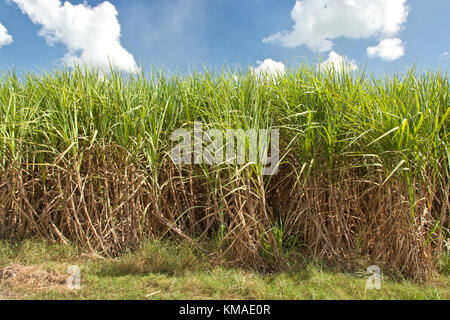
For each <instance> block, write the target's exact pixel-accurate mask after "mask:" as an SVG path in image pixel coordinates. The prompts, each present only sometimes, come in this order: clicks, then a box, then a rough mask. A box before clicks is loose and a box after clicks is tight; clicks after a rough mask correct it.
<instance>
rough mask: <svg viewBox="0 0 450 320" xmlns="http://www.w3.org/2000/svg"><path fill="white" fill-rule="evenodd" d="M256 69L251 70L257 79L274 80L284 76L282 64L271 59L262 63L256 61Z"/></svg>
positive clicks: (284, 67) (284, 70)
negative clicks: (266, 78)
mask: <svg viewBox="0 0 450 320" xmlns="http://www.w3.org/2000/svg"><path fill="white" fill-rule="evenodd" d="M256 63H257V65H258V66H257V67H256V68H252V70H253V73H254V74H255V75H256V76H258V77H268V78H274V77H277V76H281V75H284V74H285V73H286V66H285V65H284V64H283V63H282V62H277V61H274V60H272V59H265V60H264V61H259V60H258V61H257V62H256Z"/></svg>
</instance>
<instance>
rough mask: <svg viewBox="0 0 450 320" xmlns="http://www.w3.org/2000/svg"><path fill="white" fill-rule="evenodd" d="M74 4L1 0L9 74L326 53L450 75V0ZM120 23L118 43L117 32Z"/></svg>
mask: <svg viewBox="0 0 450 320" xmlns="http://www.w3.org/2000/svg"><path fill="white" fill-rule="evenodd" d="M68 2H69V3H70V4H72V5H80V6H83V3H84V7H83V8H79V9H80V10H72V9H74V8H75V7H73V6H64V7H63V6H62V2H60V1H59V0H0V24H1V25H3V26H4V29H5V30H7V31H5V32H3V33H4V35H5V34H7V35H8V36H9V38H5V37H4V40H3V45H2V40H1V39H2V35H1V34H2V31H1V28H0V70H3V71H4V70H11V69H12V68H15V69H16V70H18V71H23V70H35V71H38V70H42V69H47V70H49V69H52V68H55V67H60V66H61V65H62V64H63V63H66V64H71V63H74V62H77V61H83V60H86V59H91V60H90V61H95V62H93V63H94V64H102V63H103V62H104V60H102V59H103V58H102V57H103V56H105V55H106V54H105V53H106V52H107V53H108V55H109V54H111V55H113V56H114V55H115V57H116V60H117V61H119V62H120V66H122V67H123V69H126V68H127V67H130V68H132V66H134V65H137V66H142V67H144V68H145V69H151V68H152V67H154V66H155V67H157V68H160V69H163V70H170V71H173V72H177V71H181V72H186V71H187V70H191V69H192V68H194V67H195V68H197V69H199V68H201V66H202V65H206V66H207V67H209V68H213V69H214V68H216V69H219V68H221V67H222V66H223V65H224V64H228V65H231V66H238V67H242V68H246V67H247V66H252V67H257V66H258V65H259V66H260V67H264V66H268V65H270V64H271V63H282V64H283V65H291V66H292V65H295V64H296V63H299V61H301V60H302V59H303V60H309V61H310V62H314V63H317V62H318V61H317V57H318V56H319V55H320V56H322V57H323V60H327V59H328V61H329V62H330V63H332V62H333V61H334V62H336V61H341V60H339V59H344V60H345V61H346V62H347V63H348V64H349V65H351V66H354V68H355V69H356V68H362V67H364V65H365V64H367V67H368V69H369V70H370V71H373V72H375V73H392V72H397V71H403V70H405V69H406V68H407V67H409V66H412V65H414V64H416V65H417V67H418V68H419V69H433V70H434V69H437V68H439V67H441V68H442V69H443V70H445V71H448V69H449V64H450V63H449V62H450V57H449V54H448V53H449V52H450V44H449V43H450V42H449V40H450V36H449V30H450V28H449V27H450V22H449V17H450V16H449V12H450V1H449V0H427V1H425V0H370V1H369V0H329V1H326V0H303V1H301V2H300V1H298V3H297V2H296V1H295V0H281V1H280V0H278V1H276V0H239V1H238V0H209V1H207V0H127V1H124V0H110V1H109V3H110V4H111V5H110V6H103V7H97V6H99V5H101V4H102V3H104V1H96V0H87V1H75V0H71V1H68ZM42 3H45V5H46V7H44V6H43V5H42ZM318 3H320V6H321V7H317V4H318ZM374 3H375V6H374V7H370V8H369V7H368V6H369V5H372V6H373V5H374ZM392 3H396V4H395V5H393V4H392ZM389 6H390V7H389ZM81 9H82V10H81ZM114 9H115V10H116V11H117V16H116V15H115V14H114ZM49 13H53V15H51V14H49ZM66 13H67V17H69V18H67V19H69V20H64V17H66ZM291 15H292V16H295V15H296V16H297V20H295V19H294V17H291ZM372 17H375V18H374V20H373V21H372V20H371V19H372ZM376 17H378V19H376ZM89 19H91V20H89ZM369 20H370V21H369ZM79 21H84V22H85V24H81V26H78V22H79ZM86 21H87V22H86ZM89 23H90V24H89ZM102 24H103V25H102ZM86 25H88V26H89V27H86ZM83 26H84V27H83ZM118 26H120V30H121V32H120V38H119V33H118V32H117V37H116V38H117V39H118V41H116V40H115V39H116V38H115V37H114V36H113V33H114V32H113V31H112V32H110V31H109V30H116V29H115V28H117V27H118ZM294 26H295V27H294ZM311 26H313V27H311ZM77 28H84V29H79V30H84V31H80V32H78V31H79V30H78V29H77ZM89 28H91V29H89ZM308 28H312V29H308ZM117 30H118V29H117ZM43 31H44V32H43ZM83 32H84V33H83ZM43 33H44V34H43ZM277 33H278V34H277ZM83 36H86V40H85V39H83ZM108 36H109V38H108ZM104 37H107V38H108V39H103V38H104ZM5 39H6V40H5ZM7 39H10V41H8V40H7ZM263 39H266V40H265V41H263ZM51 40H53V42H52V41H51ZM385 40H387V41H385ZM330 41H331V44H330V43H329V42H330ZM383 41H384V42H383ZM50 42H52V43H50ZM50 44H51V45H50ZM98 44H102V45H98ZM369 47H372V50H371V51H370V50H369V51H370V52H371V53H372V54H371V55H370V54H369V51H368V48H369ZM104 48H108V49H104ZM266 59H271V60H270V61H269V60H267V61H266V62H267V64H266V63H262V61H264V60H266Z"/></svg>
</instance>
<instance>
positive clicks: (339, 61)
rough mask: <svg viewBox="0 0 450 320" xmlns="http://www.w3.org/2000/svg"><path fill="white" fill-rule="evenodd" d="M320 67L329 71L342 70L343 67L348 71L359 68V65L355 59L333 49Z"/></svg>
mask: <svg viewBox="0 0 450 320" xmlns="http://www.w3.org/2000/svg"><path fill="white" fill-rule="evenodd" d="M319 69H320V70H321V71H323V72H327V71H329V70H335V71H337V72H341V71H342V70H343V69H347V70H346V71H354V70H357V69H358V65H357V64H356V62H355V60H350V59H348V58H346V57H344V56H341V55H339V54H338V53H336V52H335V51H331V52H330V54H329V55H328V59H327V60H325V61H324V62H322V63H321V64H319Z"/></svg>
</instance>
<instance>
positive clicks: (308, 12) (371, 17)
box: [263, 0, 409, 52]
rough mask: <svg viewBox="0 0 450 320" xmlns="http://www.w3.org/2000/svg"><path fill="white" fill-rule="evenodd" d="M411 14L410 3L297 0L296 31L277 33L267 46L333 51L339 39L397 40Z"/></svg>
mask: <svg viewBox="0 0 450 320" xmlns="http://www.w3.org/2000/svg"><path fill="white" fill-rule="evenodd" d="M408 13H409V7H408V6H407V0H303V1H299V0H297V1H296V3H295V6H294V9H293V10H292V12H291V18H292V20H293V21H294V23H295V24H294V26H293V29H292V30H291V31H282V32H277V33H275V34H273V35H271V36H269V37H267V38H264V39H263V42H265V43H269V42H279V43H281V44H282V45H283V46H285V47H297V46H301V45H306V46H308V47H309V48H310V49H311V50H313V51H321V52H324V51H330V50H332V49H333V46H334V43H333V40H334V39H337V38H339V37H347V38H352V39H367V38H371V37H377V38H381V39H385V38H390V37H393V36H394V35H396V34H397V33H398V32H399V31H400V30H401V29H402V27H403V24H404V23H405V22H406V19H407V17H408Z"/></svg>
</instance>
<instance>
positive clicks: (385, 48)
mask: <svg viewBox="0 0 450 320" xmlns="http://www.w3.org/2000/svg"><path fill="white" fill-rule="evenodd" d="M367 54H368V55H369V57H370V58H376V57H379V58H381V59H383V60H386V61H394V60H397V59H399V58H401V57H403V55H404V54H405V47H404V45H403V41H402V40H401V39H398V38H393V39H386V40H382V41H381V42H380V43H379V44H378V45H377V46H376V47H368V48H367Z"/></svg>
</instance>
